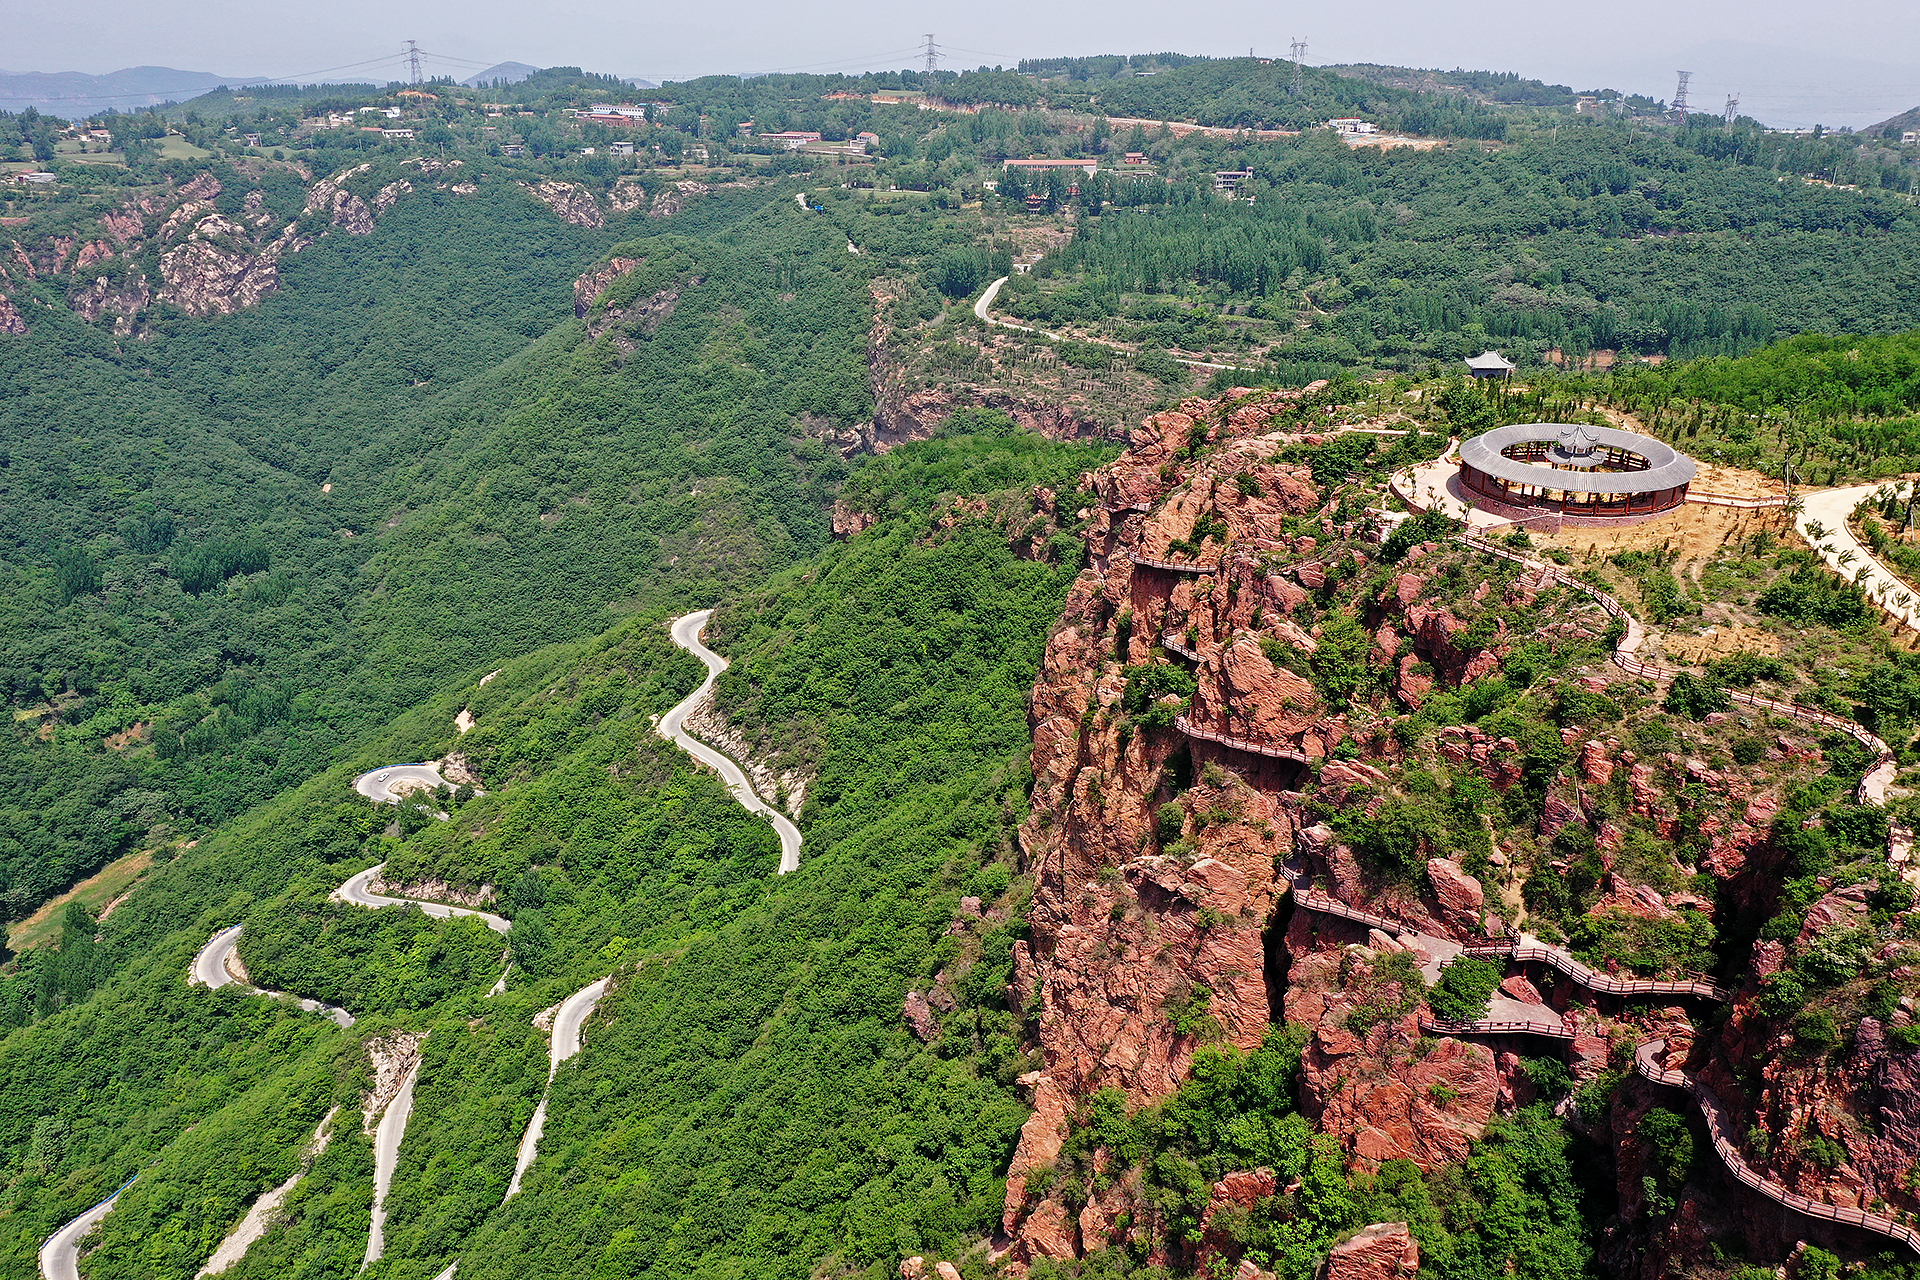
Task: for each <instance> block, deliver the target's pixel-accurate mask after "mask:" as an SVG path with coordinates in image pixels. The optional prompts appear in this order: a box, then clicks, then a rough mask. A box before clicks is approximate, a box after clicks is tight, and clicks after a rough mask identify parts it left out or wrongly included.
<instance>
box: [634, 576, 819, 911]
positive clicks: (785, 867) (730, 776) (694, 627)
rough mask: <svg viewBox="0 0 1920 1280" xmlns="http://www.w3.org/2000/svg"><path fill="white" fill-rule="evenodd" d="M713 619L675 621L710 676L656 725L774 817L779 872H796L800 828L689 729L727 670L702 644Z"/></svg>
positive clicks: (678, 639)
mask: <svg viewBox="0 0 1920 1280" xmlns="http://www.w3.org/2000/svg"><path fill="white" fill-rule="evenodd" d="M712 618H713V610H711V609H702V610H700V612H698V613H690V614H688V615H687V616H686V617H684V618H681V619H678V620H677V621H675V622H674V624H673V627H672V629H671V631H670V633H669V634H671V635H672V636H673V642H674V643H675V644H677V645H679V646H680V647H681V648H682V649H685V650H686V651H687V652H688V653H691V654H692V655H693V656H694V657H696V658H698V659H700V661H701V662H704V663H705V664H706V666H707V678H706V679H705V680H702V681H701V682H700V687H699V688H698V689H695V690H694V691H693V692H692V693H690V694H688V695H687V696H686V697H685V698H683V699H681V701H680V702H679V703H678V704H676V705H675V706H674V707H673V709H672V710H670V711H668V712H667V713H666V714H665V715H663V716H661V717H660V723H659V725H658V726H656V728H657V730H658V732H659V734H660V736H661V737H663V738H665V739H667V740H668V741H669V742H672V743H673V744H674V745H675V746H677V747H679V748H680V749H681V750H682V751H684V752H686V753H687V754H688V755H690V756H692V757H693V758H694V759H695V760H698V761H699V762H700V763H701V764H704V765H706V766H707V767H708V768H710V769H712V770H713V771H714V772H715V773H718V774H719V775H720V778H721V780H722V781H723V782H725V783H726V784H727V790H728V791H730V792H732V793H733V798H734V799H735V800H737V801H738V802H739V803H740V807H741V808H743V809H745V810H747V811H748V812H749V813H758V814H762V815H764V816H765V817H767V818H769V819H770V820H772V822H773V829H774V830H775V831H776V832H778V833H779V835H780V870H779V873H778V874H780V875H786V874H787V873H788V872H789V871H797V870H798V869H799V867H800V828H798V827H796V826H794V825H793V823H792V822H791V821H789V820H788V818H787V815H786V814H784V813H781V812H780V811H779V810H778V809H775V808H773V807H772V806H771V805H768V804H766V803H765V802H764V801H762V800H761V799H760V797H759V796H758V795H756V794H755V793H754V790H753V784H752V783H751V782H749V781H748V780H747V775H746V772H745V771H744V770H742V769H741V768H740V766H739V765H737V764H735V763H734V762H733V761H732V760H730V759H728V758H727V757H726V756H725V755H722V754H721V753H720V752H718V751H715V750H714V749H713V748H712V747H710V746H708V745H707V744H706V743H704V742H702V741H700V739H698V738H696V737H694V736H693V735H692V734H690V733H688V732H687V731H686V722H687V717H688V716H689V715H691V714H693V712H694V711H695V710H696V709H697V708H698V707H699V706H700V704H701V703H702V702H703V701H705V700H706V698H707V695H708V694H709V693H711V692H712V691H713V682H714V681H715V680H717V679H718V678H719V676H720V673H721V672H722V671H725V670H726V669H727V660H726V659H725V658H723V657H721V656H720V655H719V654H717V653H715V652H714V651H713V650H711V649H709V648H707V646H705V645H703V644H701V643H700V633H701V632H702V631H704V630H706V627H707V623H708V622H709V621H711V620H712Z"/></svg>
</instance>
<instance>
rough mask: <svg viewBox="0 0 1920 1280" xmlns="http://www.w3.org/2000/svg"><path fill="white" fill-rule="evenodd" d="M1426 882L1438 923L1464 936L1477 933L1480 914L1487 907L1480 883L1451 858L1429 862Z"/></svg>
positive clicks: (1433, 859)
mask: <svg viewBox="0 0 1920 1280" xmlns="http://www.w3.org/2000/svg"><path fill="white" fill-rule="evenodd" d="M1427 879H1428V880H1429V881H1431V882H1432V884H1433V896H1434V900H1435V901H1436V902H1437V903H1438V904H1439V906H1440V917H1439V918H1440V920H1441V922H1442V923H1444V924H1447V925H1449V926H1451V927H1452V928H1453V929H1455V930H1456V931H1459V932H1461V933H1464V934H1468V935H1472V934H1477V933H1479V932H1480V914H1481V912H1482V911H1483V910H1484V909H1485V907H1486V894H1485V893H1484V892H1482V890H1481V888H1480V882H1479V881H1478V880H1476V879H1474V878H1473V877H1472V876H1470V875H1468V874H1467V873H1466V870H1465V868H1463V867H1462V866H1461V865H1460V864H1459V863H1457V862H1455V861H1454V860H1453V859H1451V858H1430V859H1428V860H1427Z"/></svg>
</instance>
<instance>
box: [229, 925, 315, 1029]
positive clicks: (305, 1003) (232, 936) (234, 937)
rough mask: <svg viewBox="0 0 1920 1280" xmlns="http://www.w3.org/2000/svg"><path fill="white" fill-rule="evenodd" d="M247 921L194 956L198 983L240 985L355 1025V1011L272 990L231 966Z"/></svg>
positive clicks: (247, 989) (256, 992)
mask: <svg viewBox="0 0 1920 1280" xmlns="http://www.w3.org/2000/svg"><path fill="white" fill-rule="evenodd" d="M245 927H246V926H245V925H238V924H236V925H233V926H231V927H229V928H226V929H222V930H221V931H220V932H218V933H216V934H214V935H213V938H212V939H211V940H210V941H209V942H208V943H207V945H206V946H204V947H202V948H200V951H199V953H198V954H197V955H195V956H194V957H193V970H192V974H193V976H192V979H191V981H193V982H194V983H195V984H196V985H198V986H202V987H207V988H210V989H212V990H215V991H217V990H219V989H220V988H221V987H227V986H235V987H240V988H242V989H243V990H245V991H247V992H248V993H249V994H251V995H256V996H266V997H268V998H269V999H273V1000H291V1001H293V1002H294V1003H295V1004H297V1005H299V1006H300V1007H301V1008H302V1009H305V1010H306V1011H307V1012H308V1013H325V1014H326V1015H327V1016H328V1017H329V1018H332V1019H333V1020H334V1021H335V1022H337V1023H339V1024H340V1025H341V1026H343V1027H350V1026H352V1025H353V1015H352V1014H350V1013H348V1012H347V1011H346V1010H345V1009H342V1008H341V1007H340V1006H338V1005H332V1004H322V1003H321V1002H320V1001H318V1000H309V999H306V998H305V997H303V996H296V995H290V994H288V993H287V992H285V991H269V990H268V989H267V988H265V987H256V986H254V985H253V984H252V983H243V982H241V981H240V979H239V978H237V977H235V976H234V975H233V971H232V970H231V969H229V968H228V967H227V961H228V960H229V959H230V958H231V957H232V955H233V950H234V948H235V947H237V946H238V945H239V944H240V931H241V930H242V929H244V928H245Z"/></svg>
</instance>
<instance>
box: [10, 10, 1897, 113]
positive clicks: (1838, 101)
mask: <svg viewBox="0 0 1920 1280" xmlns="http://www.w3.org/2000/svg"><path fill="white" fill-rule="evenodd" d="M928 31H932V32H934V33H935V35H936V37H937V39H938V40H939V42H940V43H941V44H942V45H943V46H945V47H946V48H947V49H948V50H949V51H950V52H949V57H950V59H951V61H950V62H949V64H948V65H965V66H975V65H979V64H980V63H982V62H986V63H1012V62H1014V61H1016V60H1018V59H1019V58H1021V57H1032V56H1038V55H1050V54H1065V53H1073V54H1080V53H1100V52H1119V53H1131V52H1140V51H1144V50H1161V49H1173V50H1178V51H1181V52H1185V53H1209V54H1234V53H1239V54H1244V53H1245V52H1246V51H1247V49H1248V48H1249V47H1252V48H1253V49H1254V50H1256V51H1257V52H1259V53H1261V54H1263V55H1269V56H1281V57H1284V56H1285V55H1286V50H1287V43H1288V41H1289V39H1291V38H1293V37H1296V36H1297V37H1299V38H1302V39H1305V40H1307V41H1308V42H1309V53H1308V61H1309V62H1311V63H1328V62H1386V63H1396V64H1402V65H1412V66H1434V67H1453V66H1465V67H1470V68H1486V69H1492V70H1513V71H1518V72H1520V73H1521V74H1523V75H1529V76H1535V77H1538V78H1541V79H1545V80H1549V81H1558V82H1560V83H1565V84H1570V85H1572V86H1573V87H1574V88H1576V89H1580V88H1591V87H1595V86H1597V85H1601V84H1606V85H1613V86H1617V87H1620V88H1624V89H1629V90H1633V91H1639V92H1647V93H1650V94H1652V95H1653V96H1656V97H1661V98H1665V97H1668V96H1670V95H1671V93H1672V91H1673V75H1672V72H1673V70H1674V69H1675V68H1676V67H1677V66H1680V65H1685V64H1684V63H1681V62H1679V61H1678V58H1679V57H1680V56H1681V55H1682V54H1689V55H1690V56H1692V57H1694V58H1695V59H1696V60H1705V61H1707V62H1709V63H1713V62H1716V61H1717V62H1718V63H1719V65H1717V66H1695V67H1690V68H1689V69H1690V70H1694V71H1695V72H1696V76H1695V81H1694V84H1695V90H1694V95H1693V96H1694V100H1695V101H1696V102H1697V103H1703V104H1706V105H1708V106H1709V107H1711V108H1712V109H1714V110H1718V109H1719V107H1720V105H1721V103H1722V102H1723V101H1724V99H1725V95H1727V94H1729V93H1739V94H1741V95H1742V103H1743V109H1744V108H1745V107H1746V104H1747V103H1748V102H1749V101H1758V100H1761V99H1763V98H1766V99H1768V100H1769V102H1771V103H1772V104H1773V105H1772V106H1771V108H1770V110H1771V113H1772V114H1774V115H1776V116H1779V115H1781V113H1782V112H1783V111H1786V112H1789V113H1791V112H1793V111H1796V110H1804V112H1805V113H1806V114H1807V115H1808V119H1809V120H1811V119H1812V118H1813V117H1814V116H1816V115H1820V113H1822V112H1825V113H1826V114H1825V115H1824V117H1823V119H1824V120H1825V122H1826V123H1830V124H1839V123H1848V122H1849V121H1846V120H1842V119H1839V118H1838V117H1837V116H1836V115H1835V114H1834V113H1835V112H1836V111H1838V110H1844V111H1846V112H1848V113H1850V114H1853V115H1859V114H1861V113H1865V114H1866V115H1867V116H1868V117H1869V118H1875V119H1877V118H1880V117H1884V116H1886V115H1891V114H1893V113H1894V112H1896V111H1902V110H1905V109H1907V108H1909V107H1912V106H1914V105H1916V104H1920V21H1916V20H1915V17H1914V7H1913V5H1912V4H1911V3H1910V0H1828V3H1824V4H1821V5H1818V6H1808V5H1807V4H1805V3H1798V2H1796V3H1788V2H1787V0H1738V2H1735V0H1618V2H1617V3H1613V4H1609V5H1596V4H1582V5H1572V4H1566V3H1555V2H1554V0H1545V2H1544V3H1543V2H1542V0H1528V2H1527V3H1521V2H1520V0H1470V2H1466V3H1455V4H1451V5H1435V4H1433V3H1431V2H1430V0H1373V3H1370V4H1366V5H1337V6H1335V5H1328V6H1324V7H1314V6H1307V5H1289V6H1277V5H1274V4H1271V3H1254V2H1253V0H1216V2H1215V3H1211V4H1175V5H1169V4H1166V3H1152V4H1148V3H1142V2H1141V0H1110V2H1109V3H1106V4H1101V5H1098V6H1095V5H1090V4H1076V5H1059V4H1056V5H1036V4H1032V3H1026V2H1016V0H974V2H973V3H969V4H966V5H926V6H912V5H901V4H897V3H883V2H881V0H816V3H811V4H792V3H780V4H773V3H766V2H764V0H733V2H732V3H730V4H726V5H724V6H722V5H713V6H708V5H692V6H689V5H686V4H657V3H656V4H642V5H620V4H607V3H604V2H601V3H588V2H586V0H544V2H543V3H537V4H527V3H523V2H513V3H509V2H506V0H400V2H398V3H396V2H394V0H328V2H327V3H325V4H312V5H280V6H267V5H261V4H259V3H257V2H256V0H244V2H243V0H187V2H186V3H184V4H172V5H155V4H153V3H151V0H137V2H136V0H94V3H91V4H88V5H84V6H82V5H36V6H32V7H31V8H27V7H25V6H21V7H19V8H16V9H15V11H14V13H13V15H12V16H11V17H10V18H9V20H8V22H7V34H8V40H7V42H6V45H5V47H4V49H3V50H0V60H4V63H5V69H6V70H9V71H91V72H105V71H111V70H114V69H117V68H120V67H125V66H132V65H139V64H151V65H162V66H172V67H179V68H183V69H189V70H206V71H215V72H220V73H222V74H228V75H233V76H236V77H240V76H262V75H265V76H276V77H296V76H300V77H305V76H310V75H312V74H314V73H319V72H323V71H330V69H332V68H336V67H340V66H343V65H344V64H351V63H362V62H365V61H366V60H368V59H374V58H380V57H383V56H386V55H389V54H390V53H391V52H392V51H395V50H398V49H399V48H400V47H401V45H402V43H403V41H405V40H406V39H408V38H412V39H415V40H417V41H419V43H420V45H421V47H422V48H423V49H426V50H428V51H430V52H432V53H438V54H442V55H445V56H446V57H447V58H449V59H458V60H460V61H458V62H453V61H446V62H439V63H434V62H431V61H430V62H429V64H428V65H429V68H430V69H432V70H438V71H441V72H449V71H450V72H455V73H457V74H462V75H464V74H470V73H471V71H472V70H475V69H477V68H478V67H479V66H485V65H491V64H492V63H495V62H500V61H506V60H516V61H521V62H528V63H533V64H535V65H538V66H550V65H556V64H563V63H565V64H577V65H582V66H585V67H587V68H588V69H590V70H600V71H610V72H615V73H617V74H622V75H641V76H647V77H649V78H654V79H660V78H683V77H687V76H692V75H700V74H705V73H710V72H754V71H771V70H869V69H879V68H891V67H900V66H905V65H912V64H913V61H914V58H913V55H912V53H911V50H912V48H913V46H915V45H916V44H918V43H919V42H920V40H921V39H922V38H923V35H924V33H925V32H928ZM1716 42H1718V43H1716ZM1752 46H1773V48H1772V49H1771V50H1764V51H1759V52H1756V51H1755V50H1754V49H1753V47H1752ZM1796 55H1798V56H1796ZM1806 55H1813V56H1812V57H1807V56H1806ZM1835 59H1839V60H1841V61H1834V60H1835ZM1849 59H1851V60H1855V61H1854V62H1852V63H1849V62H1848V61H1845V60H1849ZM369 73H372V74H371V75H369ZM332 74H333V75H337V76H338V77H340V78H347V77H348V76H349V75H351V74H360V75H368V76H369V78H376V77H377V78H381V79H384V78H387V77H388V76H391V75H394V74H395V69H394V67H393V66H390V65H376V66H372V67H364V68H358V69H350V70H349V71H342V72H335V73H332ZM330 78H331V77H330ZM1749 80H1757V81H1760V82H1761V83H1747V81H1749ZM1769 95H1770V97H1769ZM1861 122H1862V123H1864V120H1863V121H1861Z"/></svg>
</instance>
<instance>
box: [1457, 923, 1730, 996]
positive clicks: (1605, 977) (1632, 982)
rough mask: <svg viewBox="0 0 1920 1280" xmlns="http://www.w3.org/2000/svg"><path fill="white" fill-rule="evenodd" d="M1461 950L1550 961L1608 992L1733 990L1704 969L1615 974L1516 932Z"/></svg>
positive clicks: (1723, 992)
mask: <svg viewBox="0 0 1920 1280" xmlns="http://www.w3.org/2000/svg"><path fill="white" fill-rule="evenodd" d="M1461 950H1462V952H1464V953H1465V954H1466V955H1470V956H1508V957H1511V958H1512V959H1514V960H1516V961H1519V962H1521V963H1525V962H1526V961H1529V960H1532V961H1538V962H1540V963H1542V964H1549V965H1552V966H1553V967H1554V968H1556V969H1558V970H1559V971H1560V972H1561V973H1564V974H1566V975H1567V976H1568V977H1569V978H1572V979H1573V980H1574V981H1575V982H1577V983H1579V984H1580V985H1581V986H1583V987H1586V988H1588V989H1589V990H1592V991H1600V992H1605V993H1606V994H1608V995H1615V996H1704V997H1706V998H1707V999H1709V1000H1726V999H1729V998H1731V996H1732V994H1733V993H1732V992H1730V991H1728V990H1727V989H1726V988H1725V987H1723V986H1721V985H1720V984H1718V983H1716V982H1715V981H1714V980H1713V979H1712V978H1710V977H1708V976H1707V975H1706V974H1704V973H1690V974H1688V975H1687V976H1686V977H1684V978H1619V977H1615V976H1614V975H1613V974H1610V973H1601V972H1600V971H1599V970H1598V969H1595V968H1593V967H1591V966H1590V965H1584V964H1581V963H1580V962H1579V961H1578V960H1576V959H1574V958H1573V956H1572V954H1571V953H1569V952H1566V951H1562V950H1561V949H1560V948H1558V947H1536V946H1526V945H1522V944H1521V942H1520V940H1519V939H1518V938H1515V937H1512V936H1508V937H1505V938H1487V939H1484V940H1483V939H1478V938H1476V939H1475V940H1474V941H1472V942H1469V943H1467V944H1466V945H1465V946H1464V947H1462V948H1461Z"/></svg>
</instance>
